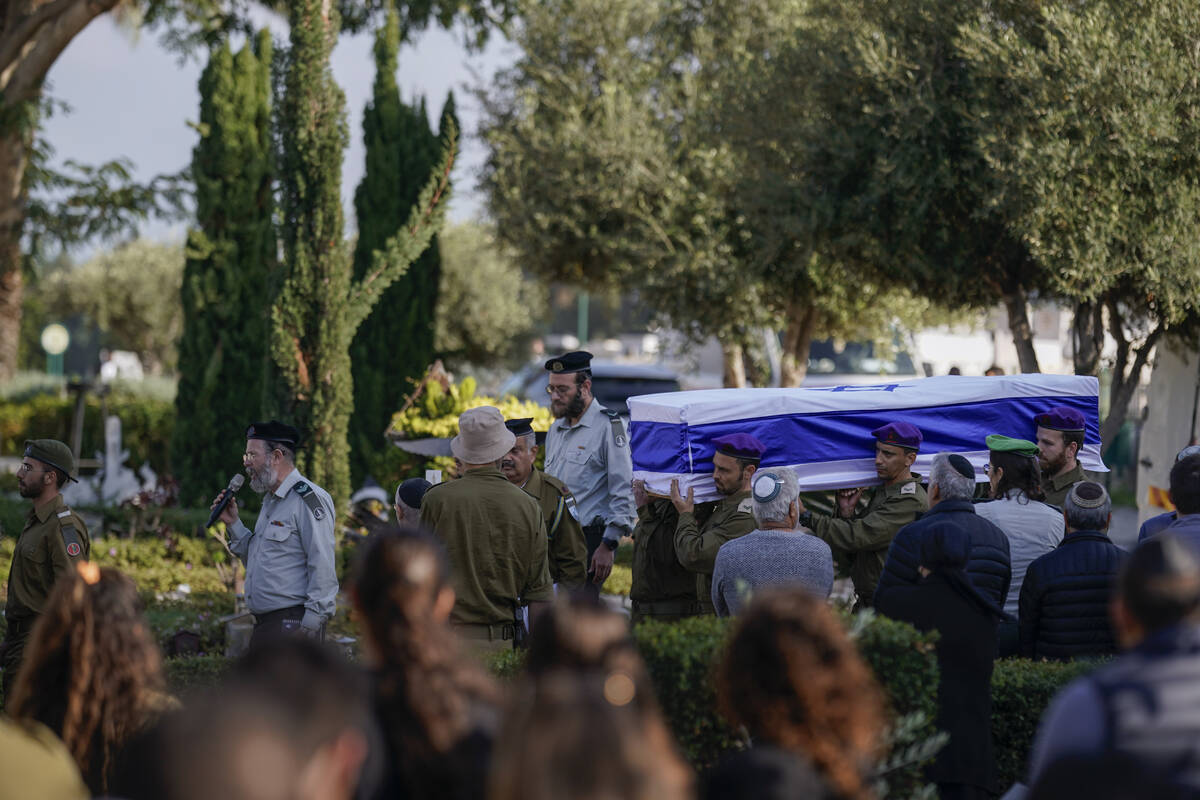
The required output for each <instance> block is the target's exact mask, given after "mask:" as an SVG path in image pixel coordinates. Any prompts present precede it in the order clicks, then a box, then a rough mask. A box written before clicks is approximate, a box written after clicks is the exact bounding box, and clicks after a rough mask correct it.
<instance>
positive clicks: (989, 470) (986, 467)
mask: <svg viewBox="0 0 1200 800" xmlns="http://www.w3.org/2000/svg"><path fill="white" fill-rule="evenodd" d="M983 471H984V472H985V473H987V474H988V475H991V474H992V465H991V464H984V465H983Z"/></svg>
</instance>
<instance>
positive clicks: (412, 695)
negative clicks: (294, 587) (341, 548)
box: [352, 527, 498, 795]
mask: <svg viewBox="0 0 1200 800" xmlns="http://www.w3.org/2000/svg"><path fill="white" fill-rule="evenodd" d="M449 586H450V583H449V567H448V565H447V561H446V555H445V552H444V551H443V549H442V547H441V544H440V543H439V542H438V541H437V540H436V539H435V538H433V537H432V536H431V535H429V534H427V533H424V532H422V531H419V530H416V529H411V528H397V527H392V528H387V529H384V530H381V531H378V532H375V533H372V534H371V536H370V537H368V539H367V542H366V544H365V546H364V548H363V550H362V552H361V553H360V554H359V559H358V565H357V569H356V570H355V575H354V580H353V584H352V593H353V597H354V606H355V612H356V615H357V616H358V618H359V619H360V621H361V623H362V625H363V628H364V629H365V631H366V634H367V638H368V642H369V645H370V648H371V651H372V653H373V655H374V657H375V658H376V660H377V662H378V663H377V667H378V669H377V675H376V696H377V708H378V711H379V715H380V717H381V721H382V723H383V727H384V732H385V735H386V736H387V737H388V740H389V747H390V749H391V751H392V754H393V757H394V758H395V759H396V769H397V771H398V773H399V774H401V775H402V776H403V777H404V778H405V780H406V781H407V782H409V784H410V787H409V788H410V789H413V790H414V791H415V792H416V793H419V794H422V795H424V794H431V795H433V794H438V793H439V792H437V791H436V789H437V786H438V784H439V783H440V782H441V781H444V780H453V779H454V776H452V775H439V774H438V769H437V768H436V766H435V765H436V764H437V763H439V762H438V759H439V758H440V757H442V756H445V755H447V754H448V753H449V752H450V751H451V749H453V747H454V746H455V745H456V744H457V743H458V742H459V741H460V740H461V739H462V738H463V736H465V735H466V734H468V733H469V732H470V730H471V727H472V725H473V724H474V720H473V712H474V711H476V710H478V709H479V708H480V707H481V706H484V707H486V706H495V705H496V704H497V703H498V693H497V691H496V688H495V685H494V683H493V682H492V680H491V678H489V677H488V675H487V674H486V673H485V672H484V671H483V669H482V668H481V667H480V666H478V665H476V664H475V663H474V662H473V661H472V660H470V659H468V658H465V657H464V656H463V654H462V652H461V649H460V647H459V644H458V640H457V639H456V638H455V636H454V634H453V632H452V631H451V630H450V629H449V626H448V625H447V624H446V623H445V622H444V621H442V620H438V619H435V617H434V608H435V606H436V604H437V602H438V598H439V596H440V595H441V593H442V592H443V590H445V589H448V588H449Z"/></svg>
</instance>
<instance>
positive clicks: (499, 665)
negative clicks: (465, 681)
mask: <svg viewBox="0 0 1200 800" xmlns="http://www.w3.org/2000/svg"><path fill="white" fill-rule="evenodd" d="M487 669H488V672H490V673H492V674H493V675H495V676H496V677H497V678H500V679H501V680H510V679H512V678H515V677H517V676H518V675H520V674H521V670H523V669H525V651H524V650H501V651H500V652H498V653H493V654H492V655H490V656H489V657H488V660H487Z"/></svg>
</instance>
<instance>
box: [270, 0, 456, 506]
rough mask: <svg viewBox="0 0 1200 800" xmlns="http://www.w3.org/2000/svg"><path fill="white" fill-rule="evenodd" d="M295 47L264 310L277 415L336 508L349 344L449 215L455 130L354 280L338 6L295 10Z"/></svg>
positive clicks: (285, 98) (345, 458)
mask: <svg viewBox="0 0 1200 800" xmlns="http://www.w3.org/2000/svg"><path fill="white" fill-rule="evenodd" d="M290 12H291V13H290V27H289V30H290V43H291V46H290V48H289V51H288V56H287V61H286V65H285V67H284V70H283V76H282V84H283V93H282V98H281V100H280V102H279V114H278V118H279V126H280V165H279V166H280V171H279V175H280V194H279V196H280V212H281V216H282V221H283V222H282V224H283V237H282V238H283V251H284V265H285V267H284V270H283V274H282V275H281V280H280V288H279V292H278V294H277V295H276V297H275V299H274V303H273V305H272V308H271V337H270V339H271V356H272V358H273V360H274V363H275V365H276V367H277V368H278V371H279V381H280V383H279V388H278V391H277V392H276V393H275V396H276V398H277V402H278V413H279V414H280V415H282V416H283V417H285V418H287V419H288V420H290V421H291V422H292V424H294V425H295V426H296V427H298V428H299V429H300V430H301V432H302V434H303V436H304V439H305V443H304V447H303V449H302V450H301V452H300V453H299V457H298V462H299V463H298V466H299V467H300V469H301V470H302V471H303V472H304V473H305V474H306V475H307V476H308V477H309V478H311V479H312V480H313V481H314V482H316V483H317V484H319V485H321V486H323V487H325V489H326V490H328V491H329V493H330V494H331V495H332V496H333V499H334V503H335V504H336V505H338V506H344V505H345V503H346V501H347V500H348V499H349V495H350V470H349V445H348V442H347V427H348V424H349V418H350V414H351V411H352V409H353V397H354V391H353V376H352V373H351V370H350V355H349V350H350V344H351V341H352V340H353V338H354V333H355V331H356V330H357V329H358V326H359V325H360V324H361V323H362V321H363V320H364V319H366V317H367V316H368V315H369V314H370V312H371V310H372V308H374V306H375V303H376V302H377V301H378V300H379V298H380V296H381V295H382V293H383V292H384V291H385V290H386V289H387V287H388V286H389V285H391V283H392V282H393V281H394V280H395V279H396V278H397V277H398V276H399V274H400V273H401V272H402V271H403V270H404V268H406V267H407V266H408V265H409V264H411V263H412V262H413V261H414V260H415V259H416V258H417V257H418V256H420V254H421V253H422V252H424V250H425V248H426V247H427V246H428V245H429V242H430V240H431V239H432V237H433V235H434V234H435V233H436V232H437V230H438V229H439V228H440V227H441V223H442V220H443V218H444V216H445V205H446V204H445V200H446V199H447V197H448V194H449V185H448V182H449V177H450V169H451V167H452V165H453V160H454V155H455V152H456V149H455V142H456V141H457V132H455V131H448V132H447V140H448V143H447V147H446V152H445V154H444V156H443V158H442V160H441V162H440V163H439V164H438V165H437V167H435V168H434V170H433V171H432V173H433V174H432V175H431V176H430V178H429V180H428V181H427V183H426V184H425V188H424V189H422V191H421V194H420V196H419V197H418V201H417V203H416V205H414V207H413V208H412V210H411V211H410V213H409V216H408V221H407V223H406V224H405V225H403V226H402V227H401V228H400V230H399V231H398V232H397V233H396V234H395V235H394V236H391V237H390V238H389V239H388V240H387V241H386V242H385V244H384V245H383V246H382V247H380V248H379V249H377V250H375V251H374V253H373V256H372V260H371V265H370V267H369V268H368V270H367V272H366V273H365V274H364V275H363V276H362V277H361V278H359V279H357V280H352V273H351V264H350V259H349V253H348V252H347V247H346V244H345V242H344V241H343V238H342V229H343V224H342V206H341V163H342V153H343V151H344V150H345V146H346V138H347V132H346V121H345V114H344V104H345V101H344V97H343V95H342V92H341V90H340V89H339V88H338V87H337V84H336V83H335V82H334V80H333V75H332V72H331V70H330V66H329V56H330V52H331V51H332V48H333V44H334V41H335V39H336V33H337V30H338V15H337V13H336V11H334V12H333V13H331V14H330V15H329V16H327V17H326V16H323V9H322V4H321V3H320V2H318V0H293V2H292V3H291V4H290Z"/></svg>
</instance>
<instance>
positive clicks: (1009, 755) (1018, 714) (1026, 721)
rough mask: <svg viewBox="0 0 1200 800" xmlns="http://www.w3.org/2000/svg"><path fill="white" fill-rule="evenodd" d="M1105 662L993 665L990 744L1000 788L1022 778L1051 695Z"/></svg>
mask: <svg viewBox="0 0 1200 800" xmlns="http://www.w3.org/2000/svg"><path fill="white" fill-rule="evenodd" d="M1105 661H1107V659H1102V660H1083V661H1067V662H1060V661H1030V660H1029V659H1024V658H1006V659H1003V660H1001V661H997V662H996V669H995V671H994V672H993V673H992V742H993V745H994V747H995V748H996V772H997V774H998V776H999V779H1000V785H1001V786H1002V787H1004V788H1007V787H1009V786H1011V785H1012V784H1013V783H1015V782H1017V781H1023V780H1024V779H1025V771H1026V768H1027V767H1028V765H1029V751H1030V749H1031V748H1032V747H1033V736H1034V734H1035V733H1037V726H1038V721H1039V720H1040V719H1041V716H1042V712H1044V711H1045V710H1046V707H1047V706H1048V705H1050V701H1051V700H1052V699H1053V698H1054V695H1055V694H1057V693H1058V691H1059V690H1060V689H1062V688H1063V687H1064V686H1066V685H1067V684H1068V683H1070V682H1071V681H1073V680H1075V679H1076V678H1078V677H1080V676H1082V675H1086V674H1088V673H1089V672H1091V671H1092V670H1094V669H1096V667H1097V666H1099V665H1100V664H1102V663H1105Z"/></svg>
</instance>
